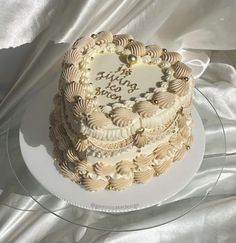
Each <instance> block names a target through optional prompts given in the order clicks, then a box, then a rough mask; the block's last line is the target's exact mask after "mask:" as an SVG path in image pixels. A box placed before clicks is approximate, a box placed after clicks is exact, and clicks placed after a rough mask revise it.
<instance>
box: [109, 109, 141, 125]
mask: <svg viewBox="0 0 236 243" xmlns="http://www.w3.org/2000/svg"><path fill="white" fill-rule="evenodd" d="M111 114H112V116H111V118H112V122H113V123H114V124H115V125H117V126H119V127H125V126H128V125H129V124H131V123H132V121H133V120H134V119H137V118H138V116H137V114H135V113H134V112H133V111H132V110H130V109H127V108H124V107H117V108H115V109H113V110H112V113H111Z"/></svg>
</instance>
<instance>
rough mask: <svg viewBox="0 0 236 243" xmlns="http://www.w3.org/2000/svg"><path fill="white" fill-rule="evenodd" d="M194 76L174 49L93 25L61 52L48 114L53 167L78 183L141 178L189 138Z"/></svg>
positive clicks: (91, 186) (175, 156) (107, 185)
mask: <svg viewBox="0 0 236 243" xmlns="http://www.w3.org/2000/svg"><path fill="white" fill-rule="evenodd" d="M193 87H194V79H193V77H192V72H191V69H190V68H189V67H188V66H186V65H185V64H184V63H182V62H181V55H180V54H179V53H176V52H168V51H167V50H166V49H162V48H160V47H159V46H158V45H148V46H145V45H144V44H143V43H142V42H140V41H137V40H135V39H134V38H133V37H132V36H131V35H128V34H123V35H112V33H110V32H105V31H103V32H100V33H98V34H93V35H91V36H89V37H83V38H80V39H78V40H77V41H76V42H75V43H74V44H73V46H72V48H71V49H70V50H69V51H67V52H66V54H65V56H64V60H63V63H62V74H61V78H60V81H59V89H58V90H59V91H58V93H57V94H56V95H55V97H54V110H53V111H52V113H51V115H50V139H51V140H52V142H53V144H54V157H55V160H56V161H57V162H58V169H59V171H60V172H61V173H62V174H63V175H64V176H65V177H68V178H69V179H70V180H72V181H74V182H76V183H78V184H80V185H82V186H83V187H84V188H85V189H86V190H89V191H97V190H102V189H106V190H117V191H119V190H122V189H125V188H126V187H128V186H130V185H131V184H132V183H145V182H147V181H148V180H150V179H151V178H152V177H153V176H158V175H160V174H162V173H163V172H164V171H166V170H167V169H168V168H169V167H170V166H171V164H172V163H173V162H175V161H176V160H181V159H182V158H183V156H184V154H185V152H186V150H188V149H190V146H191V143H192V141H193V138H192V133H191V124H192V117H191V110H192V106H191V101H192V90H193Z"/></svg>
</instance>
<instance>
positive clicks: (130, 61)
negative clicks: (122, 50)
mask: <svg viewBox="0 0 236 243" xmlns="http://www.w3.org/2000/svg"><path fill="white" fill-rule="evenodd" d="M126 62H127V63H128V64H129V65H133V64H135V63H136V62H137V56H135V55H133V54H130V55H128V56H127V57H126Z"/></svg>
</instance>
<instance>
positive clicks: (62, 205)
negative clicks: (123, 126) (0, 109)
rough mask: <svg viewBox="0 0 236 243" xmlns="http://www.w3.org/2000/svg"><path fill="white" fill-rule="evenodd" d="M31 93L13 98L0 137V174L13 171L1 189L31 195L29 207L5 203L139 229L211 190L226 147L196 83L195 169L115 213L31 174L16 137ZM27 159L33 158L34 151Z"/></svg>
mask: <svg viewBox="0 0 236 243" xmlns="http://www.w3.org/2000/svg"><path fill="white" fill-rule="evenodd" d="M44 88H47V86H46V87H44ZM33 99H34V95H32V96H31V97H27V102H22V103H20V104H18V106H17V107H16V108H15V112H14V114H13V115H12V118H11V121H10V123H9V128H8V129H7V130H4V131H2V133H1V134H2V135H1V138H3V139H2V140H1V142H2V144H3V145H5V147H6V154H5V157H4V166H5V168H6V170H5V171H3V170H1V174H3V176H4V174H7V169H8V170H9V171H8V172H9V173H11V175H12V183H11V187H10V188H6V191H7V190H8V192H12V191H13V192H14V190H15V191H16V192H18V193H19V194H21V195H24V197H26V198H27V199H29V198H30V199H31V202H32V203H33V204H34V207H33V208H32V203H30V204H29V205H28V206H27V205H17V201H16V202H15V204H11V205H10V206H12V207H15V208H18V209H22V210H26V211H31V210H33V211H35V210H43V211H44V212H47V213H51V214H53V215H55V216H57V217H59V218H61V219H62V220H65V221H67V222H69V223H72V224H75V225H78V226H83V227H87V228H92V229H98V230H107V231H132V230H141V229H148V228H152V227H157V226H160V225H163V224H166V223H168V222H171V221H174V220H176V219H178V218H180V217H182V216H184V215H186V214H187V213H189V212H191V211H192V210H193V209H194V208H196V207H197V206H198V205H199V204H201V202H202V201H203V200H204V199H205V198H206V197H207V196H208V195H209V193H211V192H212V190H213V188H214V187H215V185H216V183H217V181H218V180H219V177H220V175H221V172H222V170H223V167H224V163H225V153H226V142H225V133H224V128H223V125H222V122H221V120H220V118H219V115H218V114H217V112H216V110H215V108H214V106H213V105H212V104H211V102H210V101H209V100H208V99H207V97H205V96H204V94H203V93H202V92H201V91H200V90H198V89H196V88H195V90H194V99H193V100H194V106H195V108H196V109H197V111H198V114H199V115H200V117H201V120H202V123H203V126H204V129H205V135H206V141H205V154H204V158H203V161H202V163H201V166H200V168H199V170H198V171H197V173H196V174H195V175H194V176H193V178H192V179H191V180H190V182H188V184H187V185H186V186H185V187H184V188H183V189H182V190H181V191H179V192H178V193H177V194H175V195H173V196H172V197H169V198H168V199H166V200H163V201H161V202H158V204H155V205H153V206H150V207H146V208H143V209H140V210H135V211H130V212H122V213H118V214H117V213H109V212H99V211H91V210H88V209H85V208H81V207H78V206H75V205H72V204H71V203H69V202H67V201H64V200H62V199H59V198H57V197H56V196H54V195H53V194H52V193H50V192H49V191H48V190H46V188H44V187H43V186H42V185H41V183H39V182H38V181H37V180H36V179H35V177H34V176H33V175H32V174H31V172H30V171H29V169H28V167H27V166H26V163H25V161H24V159H23V156H22V152H21V147H20V143H19V129H20V126H21V122H22V118H23V114H24V112H25V110H26V109H27V107H28V106H29V104H30V100H31V101H32V100H33ZM216 128H217V130H218V133H217V136H214V144H217V147H216V146H215V147H214V148H212V147H211V141H212V136H211V129H214V130H215V129H216ZM216 140H217V142H216ZM193 159H194V158H193ZM32 160H34V158H33V157H32ZM190 163H191V162H190ZM206 170H208V171H210V174H209V173H208V175H205V173H204V171H206ZM200 180H201V181H204V182H205V183H204V185H202V186H199V181H200ZM0 186H1V185H0ZM167 186H168V185H167ZM1 188H2V187H1ZM140 196H142V195H140ZM35 205H36V206H35Z"/></svg>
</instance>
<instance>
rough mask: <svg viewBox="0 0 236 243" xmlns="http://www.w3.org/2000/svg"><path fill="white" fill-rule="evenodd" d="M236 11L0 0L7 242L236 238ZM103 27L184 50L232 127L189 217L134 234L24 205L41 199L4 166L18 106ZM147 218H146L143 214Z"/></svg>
mask: <svg viewBox="0 0 236 243" xmlns="http://www.w3.org/2000/svg"><path fill="white" fill-rule="evenodd" d="M235 10H236V2H235V1H234V0H228V1H222V0H208V1H205V0H191V1H187V0H171V1H165V0H145V1H143V0H120V1H116V0H99V1H98V0H81V1H75V0H74V1H65V0H59V1H58V0H50V1H49V0H45V1H30V0H24V1H17V0H12V1H1V8H0V64H1V65H0V124H1V125H0V144H1V146H0V164H1V178H0V189H1V190H0V193H1V195H0V196H1V197H0V242H4V243H6V242H16V243H21V242H22V243H27V242H30V243H31V242H44V243H49V242H50V243H52V242H55V243H56V242H61V243H62V242H63V243H64V242H86V243H87V242H96V243H98V242H109V243H110V242H111V243H121V242H122V243H123V242H137V243H138V242H140V243H141V242H148V243H152V242H153V243H154V242H155V243H156V242H163V243H167V242H168V243H178V242H181V243H183V242H209V243H221V242H227V243H234V242H235V241H236V240H235V239H236V233H235V227H236V223H235V222H236V197H235V185H236V175H235V171H236V105H235V104H236V69H235V68H236V37H235V36H236V29H235V23H236V14H235ZM101 30H109V31H112V32H113V33H131V34H132V35H134V36H135V37H136V38H137V39H139V40H141V41H143V42H144V43H147V44H151V43H159V44H160V45H161V46H164V47H165V48H167V49H169V50H178V51H180V52H181V53H182V55H183V56H184V61H185V62H187V63H188V64H189V65H190V66H191V68H192V69H193V73H194V76H195V77H196V78H197V87H198V88H199V89H200V90H201V91H202V92H203V93H204V94H205V95H206V96H207V97H208V98H209V99H210V101H211V102H212V103H213V105H214V106H215V108H216V110H217V112H218V114H219V115H220V117H221V119H222V121H223V124H224V127H225V132H226V140H227V141H226V144H227V161H226V164H225V168H224V170H223V173H222V175H221V177H220V180H219V182H218V183H217V185H216V187H215V188H214V190H213V192H212V193H211V194H210V195H209V196H208V197H207V199H206V200H205V201H204V202H203V203H202V204H201V205H200V206H199V207H197V208H196V209H195V210H194V211H192V212H191V213H189V214H187V215H186V216H184V217H183V218H181V219H178V220H176V221H174V222H171V223H168V224H165V225H163V226H160V227H156V228H153V229H149V230H143V231H138V232H129V233H114V232H105V231H96V230H91V229H86V228H83V227H79V226H76V225H73V224H70V223H67V222H65V221H63V220H61V219H59V218H58V217H56V216H54V215H52V214H50V213H46V212H44V213H41V212H40V213H39V212H38V211H37V210H35V211H34V210H25V208H27V209H29V208H31V209H34V208H35V207H36V203H35V202H33V201H32V200H31V199H30V198H29V197H27V196H25V195H23V193H22V194H21V193H20V192H21V188H20V185H17V182H15V179H14V175H13V174H11V171H7V166H6V163H7V162H6V161H7V154H6V150H5V142H6V131H7V129H8V125H9V119H11V115H12V113H13V112H14V109H15V107H16V104H18V103H19V102H27V99H29V96H30V95H31V96H32V94H35V92H38V91H39V90H40V89H41V88H42V87H43V85H45V84H46V83H47V82H51V81H53V80H55V79H58V76H59V75H60V63H61V60H62V57H63V54H64V52H65V51H66V50H67V49H68V48H69V46H70V45H71V44H72V43H73V42H74V41H75V40H76V39H77V38H78V37H80V36H83V35H86V34H91V33H94V32H98V31H101ZM203 106H204V104H203ZM203 109H204V107H203ZM206 112H207V108H206ZM219 133H221V131H220V130H219V128H217V127H215V126H214V125H212V126H209V127H208V130H207V131H206V136H208V138H209V139H210V141H211V143H210V146H209V147H208V148H207V149H208V151H206V152H209V154H217V152H218V149H217V148H218V147H217V146H218V144H216V142H215V141H216V140H215V139H214V138H215V137H217V136H218V134H219ZM10 152H11V151H10ZM216 166H219V167H220V166H221V165H216ZM5 170H6V172H5ZM2 171H4V173H3V174H4V175H2ZM211 173H212V171H211V170H210V169H209V170H208V169H207V167H206V169H205V171H204V172H203V173H202V174H204V175H200V176H199V179H198V180H197V184H195V185H194V186H195V188H193V189H192V190H191V191H190V192H188V193H189V195H188V198H191V197H193V196H195V193H196V191H198V193H200V192H201V190H202V188H204V184H206V183H207V180H205V178H206V177H207V176H208V175H209V176H210V174H211ZM12 185H14V186H12ZM183 204H184V202H183ZM61 206H63V205H61ZM57 207H58V208H60V205H55V208H57ZM125 223H126V222H123V224H124V225H125ZM142 224H143V225H144V226H145V220H144V221H143V222H142Z"/></svg>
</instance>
